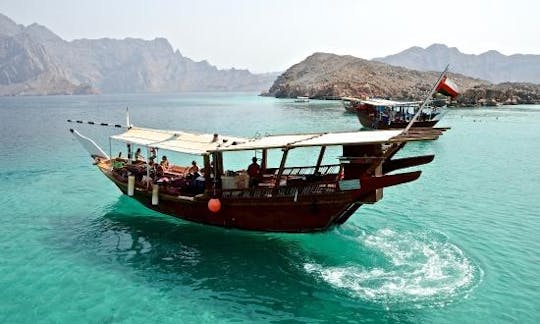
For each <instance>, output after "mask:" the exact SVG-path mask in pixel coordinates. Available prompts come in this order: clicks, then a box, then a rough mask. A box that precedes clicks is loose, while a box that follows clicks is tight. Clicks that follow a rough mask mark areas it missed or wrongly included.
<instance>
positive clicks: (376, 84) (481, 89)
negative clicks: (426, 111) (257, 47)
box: [263, 53, 540, 105]
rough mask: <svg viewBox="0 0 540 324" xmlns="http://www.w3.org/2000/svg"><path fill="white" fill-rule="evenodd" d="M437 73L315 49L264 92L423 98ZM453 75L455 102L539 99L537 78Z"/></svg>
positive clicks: (292, 95)
mask: <svg viewBox="0 0 540 324" xmlns="http://www.w3.org/2000/svg"><path fill="white" fill-rule="evenodd" d="M443 69H444V68H443ZM441 70H442V69H441ZM439 75H440V72H421V71H416V70H410V69H407V68H403V67H397V66H392V65H389V64H385V63H381V62H375V61H368V60H364V59H360V58H357V57H353V56H348V55H346V56H340V55H335V54H327V53H315V54H313V55H311V56H309V57H308V58H306V59H305V60H304V61H302V62H300V63H298V64H295V65H293V66H292V67H290V68H289V69H288V70H287V71H285V72H284V73H283V74H281V75H280V76H279V77H278V78H277V79H276V81H275V82H274V84H273V85H272V87H271V88H270V89H269V90H268V91H267V92H265V93H263V94H264V95H269V96H274V97H278V98H295V97H297V96H309V97H311V98H319V99H337V98H340V97H348V96H352V97H360V98H361V97H382V98H391V99H397V100H422V99H424V98H425V96H426V95H427V93H428V91H429V90H430V89H431V87H432V86H433V84H434V83H435V81H436V80H437V77H438V76H439ZM449 76H450V78H451V79H452V80H453V81H454V82H455V83H456V84H457V85H458V87H459V89H460V95H459V96H458V97H457V99H456V101H455V102H454V103H455V104H457V105H479V104H496V103H504V104H528V103H540V85H537V84H531V83H502V84H498V85H494V84H491V83H490V82H488V81H484V80H480V79H474V78H470V77H466V76H464V75H461V74H453V73H450V74H449Z"/></svg>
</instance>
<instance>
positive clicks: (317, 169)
mask: <svg viewBox="0 0 540 324" xmlns="http://www.w3.org/2000/svg"><path fill="white" fill-rule="evenodd" d="M325 151H326V146H321V151H320V152H319V158H318V159H317V165H316V166H315V172H314V173H317V172H319V168H320V167H321V163H322V160H323V157H324V152H325Z"/></svg>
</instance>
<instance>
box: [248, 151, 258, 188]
mask: <svg viewBox="0 0 540 324" xmlns="http://www.w3.org/2000/svg"><path fill="white" fill-rule="evenodd" d="M251 161H252V162H253V163H251V164H250V165H249V166H248V169H247V173H248V175H249V186H250V187H255V186H257V185H258V184H259V182H260V181H261V167H260V166H259V165H258V164H257V158H256V157H253V158H252V159H251Z"/></svg>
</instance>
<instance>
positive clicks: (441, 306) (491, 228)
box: [0, 93, 540, 323]
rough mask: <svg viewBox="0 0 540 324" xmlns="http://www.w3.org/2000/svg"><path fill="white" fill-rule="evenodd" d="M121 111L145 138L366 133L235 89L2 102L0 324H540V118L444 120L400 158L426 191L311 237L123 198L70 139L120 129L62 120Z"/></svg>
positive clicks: (476, 112) (409, 192)
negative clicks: (241, 226)
mask: <svg viewBox="0 0 540 324" xmlns="http://www.w3.org/2000/svg"><path fill="white" fill-rule="evenodd" d="M125 107H129V109H130V114H131V117H132V122H133V123H135V124H136V125H140V126H148V127H159V128H172V129H190V130H196V131H205V132H214V131H218V132H221V133H225V134H233V135H244V136H253V135H254V134H256V133H257V132H258V133H261V134H264V133H266V132H268V133H278V132H280V133H283V132H289V133H290V132H300V131H320V130H325V131H336V130H355V129H358V128H359V124H358V121H357V120H356V117H355V116H353V115H348V114H345V113H343V108H342V107H341V105H340V103H339V102H331V101H311V102H310V103H309V104H298V103H293V102H292V100H277V99H273V98H261V97H257V96H254V95H252V94H244V93H238V94H179V95H116V96H66V97H28V98H0V116H2V117H1V119H0V126H1V127H0V148H1V152H2V155H1V158H0V193H1V195H0V206H2V209H1V213H0V220H1V223H2V225H1V227H0V291H1V292H2V293H1V294H0V321H1V322H3V323H35V322H45V323H51V322H54V323H56V322H58V323H72V322H90V323H110V322H114V323H116V322H124V323H148V322H160V323H161V322H164V323H178V322H189V323H192V322H194V323H199V322H201V323H216V322H226V323H227V322H281V321H299V322H310V323H311V322H353V323H358V322H406V323H408V322H433V323H497V322H499V323H507V322H516V323H517V322H519V323H537V322H539V321H540V314H539V312H540V278H539V276H540V275H539V274H540V252H539V251H540V235H539V234H540V199H539V195H538V192H540V164H539V163H538V160H539V159H540V144H539V143H540V135H539V132H538V129H540V106H513V107H502V108H501V107H498V108H489V109H487V108H486V109H483V108H482V109H478V108H475V109H459V110H453V111H450V112H449V113H448V114H447V115H446V116H445V118H444V125H446V126H451V127H452V130H450V131H449V132H447V133H446V134H445V135H444V136H443V137H441V138H440V139H439V140H438V141H436V142H425V143H412V144H408V145H407V147H406V149H404V150H403V152H402V154H403V155H414V154H430V153H435V154H436V159H435V161H433V162H432V163H430V164H428V165H425V166H422V167H421V169H422V170H423V174H422V177H421V178H420V179H419V180H418V181H415V182H412V183H409V184H405V185H401V186H398V187H393V188H389V189H385V197H384V198H383V200H381V201H380V202H378V203H377V204H375V205H371V206H364V207H362V208H360V209H359V210H358V211H357V212H356V214H355V215H354V216H353V217H352V218H351V219H350V221H349V222H348V223H346V224H344V225H343V226H341V227H338V228H336V229H334V230H331V231H329V232H325V233H319V234H267V233H252V232H243V231H237V230H225V229H219V228H213V227H206V226H203V225H197V224H191V223H188V222H184V221H181V220H176V219H173V218H171V217H167V216H164V215H160V214H158V213H155V212H152V211H150V210H147V209H145V208H144V207H142V206H141V205H139V204H138V203H137V202H135V201H132V200H130V199H129V198H127V197H124V196H122V195H121V194H120V192H119V191H118V189H116V188H115V187H114V186H113V185H112V184H111V183H109V182H108V181H107V180H106V179H105V177H103V176H102V175H100V174H99V173H98V171H97V170H96V169H95V168H93V167H92V165H91V164H90V161H89V158H88V157H87V155H86V153H85V152H84V150H83V149H82V148H81V147H80V146H79V144H78V143H77V142H76V141H75V140H74V139H73V138H72V137H71V135H70V133H69V132H68V128H69V127H73V126H79V127H77V128H78V129H79V130H80V131H81V132H82V133H83V134H86V135H89V136H91V137H94V138H96V139H97V141H98V142H99V143H100V144H101V145H102V146H103V147H104V148H106V150H108V149H109V143H108V139H107V138H108V136H109V135H111V134H113V133H114V132H115V130H114V129H110V128H104V127H97V126H94V127H92V126H80V125H73V124H68V123H66V122H65V120H66V119H84V120H95V121H109V122H123V121H124V120H125V117H124V112H125ZM116 149H117V148H116V147H114V146H113V148H112V150H114V151H115V152H116ZM336 154H337V153H336ZM330 155H331V154H330ZM191 158H192V157H189V156H174V159H175V161H179V162H180V161H181V162H182V163H187V162H189V161H190V159H191ZM307 158H312V157H310V155H309V153H300V154H299V155H298V156H296V160H297V161H301V160H305V159H307ZM248 160H249V159H244V157H240V158H237V159H236V160H235V158H233V159H232V163H233V164H234V163H236V164H238V165H241V164H242V163H244V161H248ZM248 162H249V161H248Z"/></svg>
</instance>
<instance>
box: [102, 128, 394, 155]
mask: <svg viewBox="0 0 540 324" xmlns="http://www.w3.org/2000/svg"><path fill="white" fill-rule="evenodd" d="M401 132H402V131H401V130H380V131H356V132H341V133H311V134H289V135H269V136H264V137H260V138H251V139H249V138H242V137H234V136H224V135H218V138H217V141H214V134H196V133H188V132H184V131H172V130H159V129H149V128H139V127H132V128H130V129H128V130H127V131H126V132H124V133H122V134H119V135H114V136H111V138H112V139H115V140H118V141H122V142H125V143H131V144H138V145H144V146H150V147H156V148H160V149H165V150H169V151H175V152H182V153H188V154H197V155H201V154H206V153H210V152H216V151H243V150H255V149H271V148H284V147H289V148H295V147H308V146H333V145H347V144H370V143H386V142H389V141H391V139H392V138H393V137H395V136H397V135H399V134H400V133H401Z"/></svg>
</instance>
